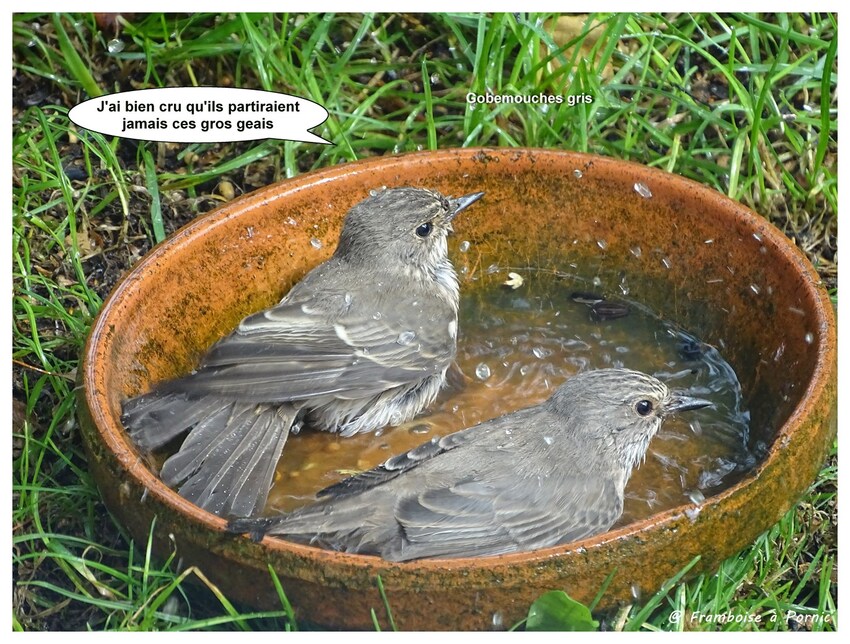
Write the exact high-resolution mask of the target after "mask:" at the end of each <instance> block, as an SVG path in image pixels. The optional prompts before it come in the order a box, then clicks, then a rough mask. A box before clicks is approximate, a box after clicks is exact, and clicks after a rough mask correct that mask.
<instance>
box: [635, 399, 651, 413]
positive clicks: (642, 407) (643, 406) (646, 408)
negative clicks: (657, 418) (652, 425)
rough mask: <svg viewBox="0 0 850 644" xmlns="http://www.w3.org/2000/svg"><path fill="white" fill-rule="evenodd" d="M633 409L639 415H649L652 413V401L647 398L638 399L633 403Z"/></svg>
mask: <svg viewBox="0 0 850 644" xmlns="http://www.w3.org/2000/svg"><path fill="white" fill-rule="evenodd" d="M635 411H636V412H637V413H638V414H639V415H641V416H649V415H650V414H651V413H652V402H650V401H649V400H639V401H638V403H637V404H636V405H635Z"/></svg>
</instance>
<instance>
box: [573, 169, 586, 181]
mask: <svg viewBox="0 0 850 644" xmlns="http://www.w3.org/2000/svg"><path fill="white" fill-rule="evenodd" d="M573 176H574V177H575V178H576V179H581V178H582V177H583V176H584V174H583V173H582V171H581V170H579V169H578V168H576V169H575V170H573Z"/></svg>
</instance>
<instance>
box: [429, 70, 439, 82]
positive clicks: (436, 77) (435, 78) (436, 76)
mask: <svg viewBox="0 0 850 644" xmlns="http://www.w3.org/2000/svg"><path fill="white" fill-rule="evenodd" d="M439 82H440V75H439V74H438V73H436V72H434V73H433V74H431V84H432V85H436V84H437V83H439Z"/></svg>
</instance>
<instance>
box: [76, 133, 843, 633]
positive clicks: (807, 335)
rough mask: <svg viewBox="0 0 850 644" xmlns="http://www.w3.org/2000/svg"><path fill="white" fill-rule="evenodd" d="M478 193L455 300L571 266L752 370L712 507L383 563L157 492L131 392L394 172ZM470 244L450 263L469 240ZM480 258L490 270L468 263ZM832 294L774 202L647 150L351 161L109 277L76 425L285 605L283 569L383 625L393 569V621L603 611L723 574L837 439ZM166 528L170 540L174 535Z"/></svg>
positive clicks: (452, 153)
mask: <svg viewBox="0 0 850 644" xmlns="http://www.w3.org/2000/svg"><path fill="white" fill-rule="evenodd" d="M401 185H415V186H423V187H429V188H434V189H437V190H440V191H441V192H443V193H444V194H450V195H462V194H468V193H471V192H477V191H484V192H485V193H486V196H485V198H484V199H483V200H482V201H481V202H479V203H478V204H476V206H475V207H473V208H470V209H469V210H468V211H466V212H465V213H464V215H463V218H462V220H458V222H457V224H456V229H457V231H458V233H459V234H458V237H457V238H456V239H455V241H454V242H453V246H452V248H451V250H450V253H451V254H452V256H453V258H455V259H457V260H458V261H457V262H456V263H457V264H458V265H459V266H460V265H461V264H464V263H465V265H466V271H465V273H466V275H472V274H474V275H475V277H474V279H473V278H471V277H470V278H468V279H465V278H463V277H462V280H461V297H464V294H465V293H467V294H469V293H474V292H475V291H476V289H480V288H485V287H487V286H488V285H492V284H493V283H496V281H498V280H504V278H505V277H504V271H500V272H498V273H496V272H494V273H493V274H489V273H487V271H484V270H480V268H481V267H488V266H500V267H510V266H525V267H527V266H534V267H536V268H537V269H540V270H551V271H564V270H565V269H566V270H569V272H571V273H572V274H574V275H575V276H577V278H578V279H586V280H588V282H593V283H594V284H596V285H597V287H598V288H599V289H601V290H603V291H615V290H616V288H617V285H618V280H621V279H622V278H623V275H624V274H625V275H627V276H628V279H629V284H630V298H632V299H634V300H636V301H639V302H641V303H643V304H644V305H645V306H647V307H648V308H649V309H650V310H652V311H653V312H654V313H655V314H657V315H658V316H660V317H662V318H664V319H667V320H671V321H673V322H675V323H676V324H677V325H679V326H680V327H681V328H683V329H687V330H688V331H690V332H693V333H694V334H696V335H698V336H699V337H700V338H701V339H703V340H704V341H706V342H708V343H710V344H712V345H715V346H717V347H720V348H721V350H722V352H723V355H724V356H725V358H726V359H727V360H728V361H729V362H730V363H731V364H732V366H733V367H734V368H735V371H736V373H737V375H738V378H739V380H740V383H741V386H742V390H743V394H744V404H745V407H746V408H747V409H749V411H750V417H751V424H750V427H751V435H750V440H751V441H760V442H761V443H763V444H764V445H765V450H766V452H765V453H766V455H765V457H764V459H763V460H762V462H761V463H759V465H758V466H757V467H756V468H754V469H753V470H752V472H751V473H750V474H749V475H747V476H746V477H745V478H744V479H743V480H742V481H740V482H739V483H738V484H736V485H735V486H733V487H732V488H730V489H728V490H726V491H724V492H722V493H720V494H718V495H716V496H714V497H711V498H709V499H707V500H706V502H705V503H704V504H703V506H702V507H701V508H700V511H699V512H696V513H695V512H693V511H690V510H693V508H688V507H685V506H683V507H681V508H676V509H673V510H669V511H666V512H664V513H661V514H659V515H656V516H653V517H650V518H649V519H647V520H645V521H640V522H638V523H634V524H631V525H628V526H624V527H622V528H619V529H617V530H615V531H613V532H610V533H608V534H605V535H599V536H597V537H594V538H592V539H588V540H586V541H585V542H582V543H579V544H568V545H565V546H559V547H556V548H550V549H547V550H545V551H539V552H534V553H519V554H516V555H510V556H504V557H494V558H482V559H465V560H445V561H439V560H434V561H423V562H411V563H406V564H389V563H386V562H383V561H381V560H379V559H377V558H374V557H365V556H353V555H342V554H338V553H329V552H324V551H321V550H318V549H315V548H310V547H306V546H298V545H294V544H288V543H285V542H283V541H280V540H276V539H266V540H265V541H264V542H263V543H261V544H255V543H252V542H250V541H248V540H247V539H245V538H243V537H234V536H232V535H228V534H225V533H224V532H223V526H224V522H223V521H222V520H221V519H219V518H217V517H215V516H213V515H211V514H208V513H206V512H204V511H201V510H199V509H198V508H195V507H194V506H193V505H192V504H190V503H188V502H186V501H185V500H183V499H182V498H181V497H179V496H178V495H177V494H176V493H175V492H174V491H172V490H170V489H168V488H167V487H165V486H164V485H163V484H162V483H161V482H160V481H159V479H158V478H157V476H156V474H155V472H153V471H152V470H151V468H150V467H149V466H148V465H147V461H146V460H145V458H143V456H142V455H140V454H139V453H138V452H137V450H136V449H135V447H134V446H133V445H132V443H131V442H130V440H129V438H128V436H127V434H126V433H125V431H124V430H123V428H122V425H121V421H120V410H121V402H122V401H123V400H124V399H126V398H127V397H129V396H132V395H135V394H138V393H141V392H143V391H145V390H146V389H147V388H148V387H150V385H151V384H152V383H155V382H157V381H160V380H163V379H166V378H171V377H174V376H177V375H181V374H183V373H185V372H187V371H188V370H190V369H192V368H193V367H194V366H195V365H196V364H197V361H198V360H199V358H200V357H201V356H202V355H203V353H204V352H205V351H206V350H207V349H208V348H209V347H210V345H211V344H212V343H214V342H215V341H216V340H217V339H219V338H220V337H222V336H223V335H225V334H226V333H228V332H229V331H230V330H232V329H233V327H234V326H235V325H236V324H237V323H238V321H239V320H240V319H241V318H242V317H244V316H245V315H247V314H249V313H251V312H254V311H256V310H259V309H262V308H265V307H267V306H270V305H272V304H274V303H275V302H277V301H278V300H279V299H280V297H281V296H282V295H283V294H284V293H285V292H286V291H287V290H288V289H289V288H290V287H291V286H292V285H293V284H294V283H295V282H297V281H298V279H300V278H301V277H302V276H303V275H304V274H305V273H306V272H307V271H308V270H310V269H311V268H312V267H314V266H316V265H317V264H318V263H319V262H321V261H322V260H324V259H327V258H328V257H329V256H330V254H331V253H332V252H333V250H334V247H335V245H336V239H337V237H338V234H339V231H340V227H341V223H342V218H343V215H344V213H345V212H346V211H347V210H348V209H349V208H350V207H351V206H352V205H354V204H355V203H357V202H358V201H361V200H362V199H364V198H365V197H366V196H367V195H368V193H369V191H370V190H373V189H376V188H380V187H381V186H390V187H392V186H401ZM460 238H462V239H463V240H467V241H469V242H470V244H471V248H472V249H474V252H471V253H468V254H466V255H465V256H464V258H462V259H458V253H457V248H456V245H457V239H460ZM475 267H479V270H471V269H474V268H475ZM834 347H835V326H834V319H833V314H832V309H831V307H830V305H829V302H828V299H827V298H826V296H825V294H824V292H823V289H822V288H821V287H820V286H819V284H818V281H817V276H816V275H815V273H814V271H813V270H812V269H811V267H810V266H809V265H808V262H807V261H806V260H805V258H804V257H803V255H802V254H801V253H800V252H799V251H797V250H796V249H795V248H793V247H792V246H791V245H790V244H789V243H788V241H787V240H786V239H785V238H784V237H783V236H782V235H781V234H780V233H779V232H778V231H776V230H775V229H774V228H773V227H772V226H770V225H769V224H768V223H766V222H765V221H764V220H763V219H762V218H760V217H758V216H756V215H754V214H753V213H751V212H750V211H749V210H747V209H746V208H744V207H742V206H740V205H739V204H737V203H735V202H733V201H731V200H729V199H726V198H725V197H723V196H722V195H719V194H718V193H716V192H714V191H712V190H709V189H706V188H704V187H702V186H699V185H697V184H695V183H693V182H690V181H687V180H684V179H681V178H679V177H676V176H673V175H669V174H666V173H663V172H660V171H657V170H651V169H648V168H645V167H642V166H639V165H635V164H629V163H625V162H619V161H614V160H610V159H603V158H599V157H594V156H589V155H581V154H574V153H567V152H557V151H542V150H449V151H443V152H435V153H421V154H415V155H408V156H402V157H390V158H384V159H375V160H369V161H365V162H358V163H353V164H349V165H346V166H338V167H335V168H330V169H328V170H324V171H320V172H317V173H311V174H309V175H305V176H303V177H299V178H296V179H293V180H290V181H286V182H283V183H281V184H278V185H275V186H270V187H269V188H266V189H263V190H261V191H258V192H256V193H253V194H251V195H247V196H245V197H243V198H241V199H238V200H236V201H234V202H232V203H230V204H228V205H226V206H224V207H223V208H221V209H219V210H217V211H215V212H214V213H211V214H210V215H208V216H206V217H204V218H202V219H200V220H197V221H196V222H194V223H192V224H190V225H189V226H187V227H186V228H184V229H183V230H181V231H180V232H178V233H177V234H176V235H174V236H173V237H171V238H170V239H169V240H167V241H166V242H164V243H163V244H161V245H160V246H158V247H157V248H156V249H154V251H152V252H151V254H150V255H148V256H147V257H146V258H145V259H144V260H143V261H142V262H141V263H140V264H139V265H138V266H137V267H136V268H134V270H133V271H132V272H131V274H130V275H129V276H128V277H127V278H126V279H125V280H124V281H123V282H122V283H121V284H120V285H119V286H118V287H117V288H116V290H115V292H114V294H113V295H112V297H111V298H110V299H109V300H108V302H107V303H106V305H105V306H104V309H103V312H102V313H101V316H100V317H99V318H98V320H97V323H96V324H95V326H94V329H93V332H92V336H91V338H90V341H89V344H88V346H87V348H86V353H85V357H84V369H83V384H84V387H83V389H82V391H81V402H82V404H81V419H82V421H83V423H82V426H83V428H84V437H85V440H86V446H87V448H88V451H89V454H90V457H91V465H92V470H93V472H94V474H95V478H96V479H97V481H98V484H99V487H100V489H101V491H102V493H103V495H104V498H105V500H106V502H107V505H108V506H109V507H110V510H111V511H112V512H113V513H115V514H116V515H117V516H118V517H119V519H120V520H122V521H123V522H124V523H125V524H126V525H127V526H128V529H129V530H130V532H131V533H132V534H133V535H134V536H135V537H136V538H137V539H139V540H140V541H142V542H143V541H144V540H145V539H146V538H147V534H148V531H149V529H150V525H151V521H152V519H153V517H154V516H156V517H157V524H156V530H155V545H156V547H157V548H158V550H159V551H160V552H161V553H167V552H169V551H170V549H172V548H175V547H176V548H177V550H178V552H179V554H180V556H181V557H183V558H184V561H185V562H186V563H194V564H196V565H199V566H200V567H201V568H202V569H203V570H204V571H205V574H207V575H208V576H209V577H210V578H212V579H214V580H215V581H217V582H218V583H220V584H221V585H222V587H223V589H224V590H225V591H229V592H230V593H231V595H232V596H233V597H235V598H237V599H239V600H242V601H245V602H247V603H250V604H253V605H256V606H258V607H269V606H274V605H275V603H276V601H277V600H276V594H275V592H274V588H273V586H272V584H271V581H270V578H269V574H268V570H267V566H268V565H269V564H271V565H273V566H274V567H275V570H276V571H277V573H278V575H279V576H280V578H281V580H282V583H283V585H284V588H285V590H286V591H287V593H288V595H289V598H290V600H291V601H292V602H293V604H294V605H295V607H296V609H297V611H298V614H299V616H300V617H303V618H304V619H306V620H308V621H312V622H316V623H319V624H323V625H327V626H334V627H347V628H369V627H371V615H370V610H369V609H370V607H371V608H376V609H378V608H379V607H380V606H381V605H382V603H381V601H382V600H381V599H380V597H379V595H378V594H377V589H376V586H375V578H376V576H377V575H380V576H381V579H382V582H383V585H384V587H385V588H386V589H387V593H388V595H389V597H390V598H391V602H392V603H393V605H394V607H395V611H394V613H395V615H396V618H397V621H398V622H399V623H400V626H401V627H402V628H423V629H432V628H457V629H460V628H487V627H488V626H492V624H493V623H494V620H495V619H496V616H497V615H498V616H499V620H498V621H500V622H501V621H504V623H505V624H508V625H509V624H510V623H512V622H511V620H515V619H519V618H521V617H522V611H523V610H525V609H527V606H528V604H529V603H530V601H532V600H533V599H534V598H535V597H536V596H537V595H539V594H540V593H541V592H543V591H545V590H548V589H551V588H562V589H565V590H567V592H569V593H570V594H571V595H573V596H574V597H576V598H577V599H580V600H584V601H588V600H590V599H592V598H593V597H594V595H595V594H596V592H597V591H598V589H599V587H600V586H601V584H602V583H603V582H604V580H605V579H606V577H607V576H608V574H609V573H610V572H611V571H612V570H613V571H617V572H616V574H615V575H614V577H613V578H612V580H611V583H610V586H609V589H608V591H607V593H606V595H605V598H604V600H603V605H610V604H612V603H615V602H617V601H621V600H626V599H628V597H629V595H630V594H631V593H632V592H634V589H635V587H637V588H638V589H640V590H641V591H643V592H653V591H655V590H656V589H657V588H658V587H659V586H660V584H661V582H663V581H664V580H665V579H667V578H668V577H670V576H672V575H673V574H675V573H676V572H677V571H678V570H679V569H681V568H682V567H683V566H684V565H686V564H688V563H689V562H690V561H691V560H692V559H693V558H694V557H695V556H697V555H700V556H701V557H702V559H701V561H700V564H699V565H698V566H696V567H695V568H694V569H693V570H694V572H695V571H698V570H705V569H710V568H711V567H712V566H714V565H716V564H717V563H718V562H719V561H721V560H722V559H723V558H724V557H726V556H729V555H731V554H734V553H735V552H736V551H737V550H738V549H740V548H741V547H743V546H745V545H746V544H747V543H748V542H749V541H750V540H751V539H752V538H754V537H755V536H756V535H757V534H758V532H759V531H761V530H764V529H766V528H767V527H769V526H770V525H771V524H772V523H773V522H775V521H776V520H777V519H778V518H779V517H780V516H781V514H782V513H783V512H785V511H786V510H787V509H788V508H789V507H790V506H791V505H792V504H793V503H794V502H795V501H796V498H797V496H798V495H799V494H800V493H802V491H803V490H804V489H805V487H806V486H807V485H808V484H809V483H810V482H811V480H812V479H813V477H814V475H815V473H816V471H817V468H818V466H819V465H820V463H821V462H822V459H823V456H824V454H825V450H826V448H827V445H828V443H829V440H830V436H831V435H832V434H831V432H832V431H833V429H832V422H833V419H834V415H833V414H834V411H833V406H834V405H833V403H834V400H835V384H834V380H835V366H834V362H835V353H834V351H835V349H834ZM169 535H171V536H169Z"/></svg>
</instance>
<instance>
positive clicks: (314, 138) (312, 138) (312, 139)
mask: <svg viewBox="0 0 850 644" xmlns="http://www.w3.org/2000/svg"><path fill="white" fill-rule="evenodd" d="M292 138H293V140H295V141H303V142H304V143H318V144H319V145H333V141H328V140H327V139H323V138H322V137H320V136H319V135H318V134H313V133H312V132H304V134H303V135H300V136H298V137H297V138H296V137H292Z"/></svg>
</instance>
